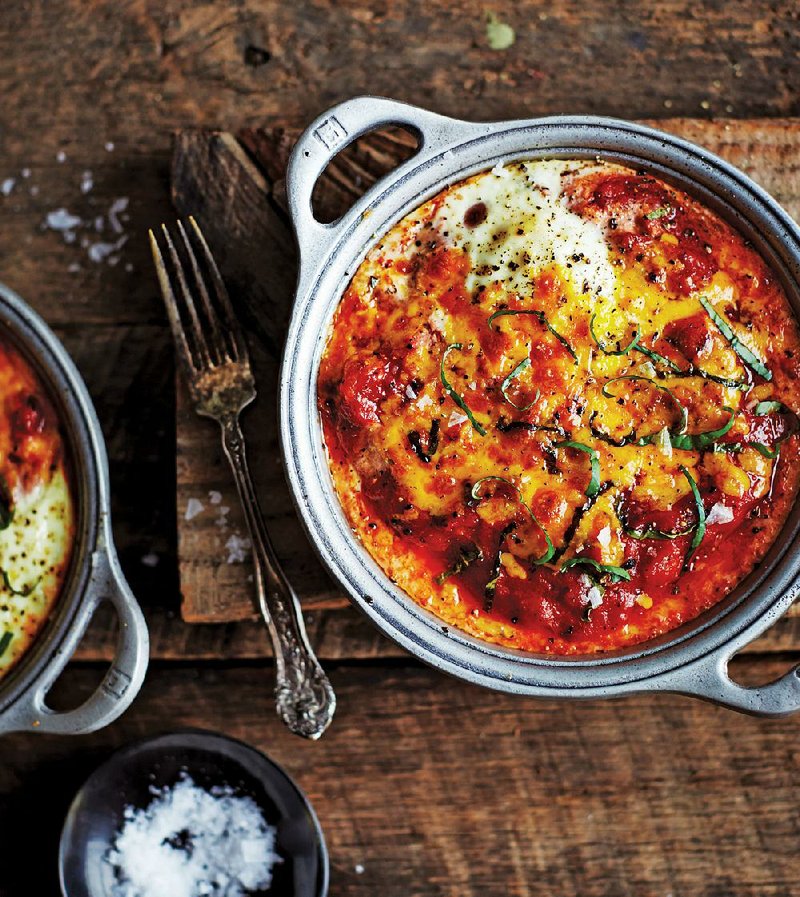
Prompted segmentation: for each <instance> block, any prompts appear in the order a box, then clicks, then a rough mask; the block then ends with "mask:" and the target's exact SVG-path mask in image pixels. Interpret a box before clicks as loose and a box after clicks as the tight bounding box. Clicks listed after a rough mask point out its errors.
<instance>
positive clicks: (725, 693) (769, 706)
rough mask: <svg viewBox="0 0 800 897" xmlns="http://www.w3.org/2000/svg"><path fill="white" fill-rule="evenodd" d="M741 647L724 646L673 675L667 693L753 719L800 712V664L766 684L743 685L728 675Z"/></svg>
mask: <svg viewBox="0 0 800 897" xmlns="http://www.w3.org/2000/svg"><path fill="white" fill-rule="evenodd" d="M741 647H742V646H741V645H739V644H736V645H734V646H733V647H731V646H730V645H725V646H723V648H722V649H721V650H718V651H714V652H712V653H711V654H709V655H707V656H706V657H702V658H700V659H699V660H696V661H694V662H693V663H691V664H688V665H687V666H685V667H682V668H681V669H679V670H676V671H675V672H673V673H670V674H669V675H668V677H667V682H666V687H665V690H667V691H672V692H678V693H680V694H685V695H691V696H692V697H696V698H702V699H703V700H705V701H710V702H711V703H713V704H720V705H721V706H723V707H728V708H729V709H731V710H738V711H739V712H740V713H748V714H750V715H751V716H768V717H781V716H788V715H789V714H791V713H795V712H796V711H798V710H800V664H797V665H795V666H794V667H792V669H790V670H789V671H788V672H787V673H784V674H783V675H782V676H780V677H779V678H777V679H775V680H774V681H772V682H768V683H766V684H765V685H757V686H745V685H740V684H739V683H738V682H734V681H733V679H731V677H730V676H729V675H728V664H729V663H730V660H731V658H732V657H733V655H734V654H735V653H736V651H738V650H739V649H740V648H741Z"/></svg>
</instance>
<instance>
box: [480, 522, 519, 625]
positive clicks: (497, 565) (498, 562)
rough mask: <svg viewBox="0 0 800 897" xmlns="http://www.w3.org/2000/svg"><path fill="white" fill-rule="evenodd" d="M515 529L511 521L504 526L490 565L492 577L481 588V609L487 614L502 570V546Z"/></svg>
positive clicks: (514, 524) (490, 608) (515, 526)
mask: <svg viewBox="0 0 800 897" xmlns="http://www.w3.org/2000/svg"><path fill="white" fill-rule="evenodd" d="M516 528H517V524H516V523H515V522H514V521H513V520H512V521H511V522H510V523H508V524H506V526H505V527H504V528H503V531H502V532H501V533H500V539H499V540H498V544H497V554H496V555H495V558H494V563H493V564H492V577H491V579H490V580H489V582H487V583H486V585H485V586H484V587H483V598H484V601H483V609H484V610H485V611H486V613H487V614H488V613H490V612H491V610H492V606H493V605H494V593H495V591H496V589H497V582H498V580H499V579H500V573H501V571H502V569H503V545H504V544H505V541H506V539H507V538H508V537H509V535H511V533H512V532H514V530H515V529H516Z"/></svg>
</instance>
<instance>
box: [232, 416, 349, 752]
mask: <svg viewBox="0 0 800 897" xmlns="http://www.w3.org/2000/svg"><path fill="white" fill-rule="evenodd" d="M220 423H221V424H222V445H223V448H224V449H225V454H226V455H227V457H228V460H229V461H230V463H231V467H232V469H233V472H234V476H235V479H236V488H237V490H238V492H239V498H240V500H241V502H242V507H243V508H244V513H245V518H246V520H247V526H248V528H249V530H250V537H251V539H252V543H253V563H254V567H255V581H256V592H257V594H258V603H259V609H260V611H261V615H262V617H263V618H264V622H265V623H266V624H267V628H268V629H269V634H270V638H271V639H272V648H273V651H274V652H275V673H276V685H275V702H276V705H277V709H278V714H279V715H280V717H281V719H282V720H283V721H284V723H285V724H286V726H287V727H288V728H289V730H290V731H291V732H294V733H295V734H296V735H300V736H302V737H303V738H310V739H317V738H319V737H320V735H322V733H323V732H324V731H325V729H327V727H328V725H329V724H330V722H331V719H332V718H333V714H334V711H335V709H336V696H335V694H334V692H333V688H332V687H331V684H330V682H329V681H328V677H327V676H326V675H325V672H324V671H323V669H322V667H321V666H320V664H319V661H318V660H317V658H316V656H315V655H314V652H313V651H312V649H311V646H310V645H309V642H308V636H307V635H306V630H305V625H304V623H303V616H302V611H301V609H300V602H299V600H298V598H297V594H296V593H295V591H294V589H293V588H292V587H291V585H290V584H289V581H288V580H287V579H286V576H285V574H284V572H283V570H282V569H281V566H280V563H279V561H278V559H277V557H276V555H275V550H274V549H273V547H272V542H271V541H270V538H269V534H268V533H267V528H266V525H265V523H264V518H263V515H262V513H261V508H260V507H259V504H258V498H257V496H256V491H255V488H254V486H253V481H252V478H251V476H250V469H249V467H248V464H247V456H246V454H245V447H244V437H243V435H242V430H241V427H240V425H239V417H238V415H229V416H227V417H225V418H224V419H222V420H221V421H220Z"/></svg>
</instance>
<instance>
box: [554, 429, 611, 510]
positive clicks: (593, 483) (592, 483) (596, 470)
mask: <svg viewBox="0 0 800 897" xmlns="http://www.w3.org/2000/svg"><path fill="white" fill-rule="evenodd" d="M554 448H571V449H576V450H577V451H579V452H584V453H585V454H587V455H588V456H589V459H590V461H591V465H592V475H591V477H590V479H589V485H588V486H587V487H586V493H585V494H586V497H587V498H591V497H592V496H594V495H597V493H598V492H599V491H600V456H599V455H598V454H597V449H593V448H591V447H590V446H588V445H584V444H583V443H582V442H572V441H571V440H567V441H565V442H557V443H556V444H555V446H554Z"/></svg>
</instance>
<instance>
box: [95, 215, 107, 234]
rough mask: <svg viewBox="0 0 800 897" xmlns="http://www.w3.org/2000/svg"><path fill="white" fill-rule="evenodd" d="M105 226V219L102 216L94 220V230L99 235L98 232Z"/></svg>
mask: <svg viewBox="0 0 800 897" xmlns="http://www.w3.org/2000/svg"><path fill="white" fill-rule="evenodd" d="M105 226H106V221H105V218H103V216H102V215H97V216H96V217H95V219H94V229H95V230H96V231H97V232H98V233H100V231H101V230H102V229H103V228H104V227H105Z"/></svg>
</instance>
